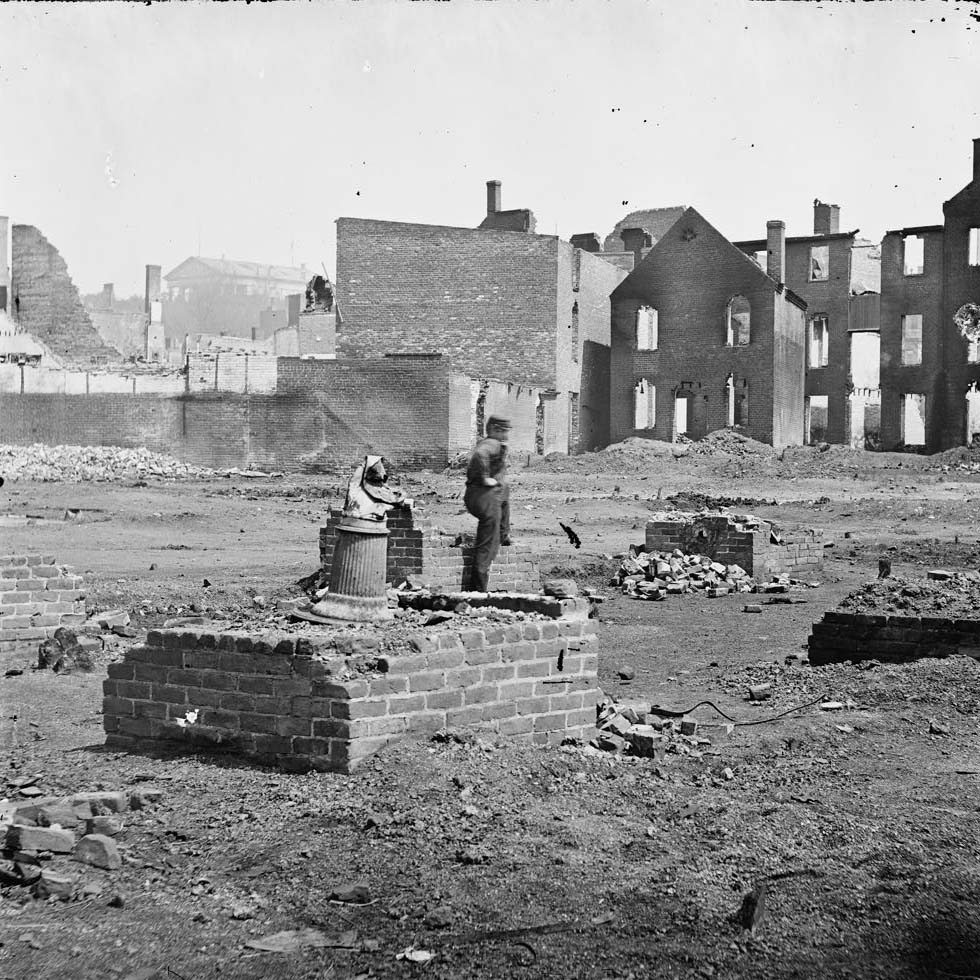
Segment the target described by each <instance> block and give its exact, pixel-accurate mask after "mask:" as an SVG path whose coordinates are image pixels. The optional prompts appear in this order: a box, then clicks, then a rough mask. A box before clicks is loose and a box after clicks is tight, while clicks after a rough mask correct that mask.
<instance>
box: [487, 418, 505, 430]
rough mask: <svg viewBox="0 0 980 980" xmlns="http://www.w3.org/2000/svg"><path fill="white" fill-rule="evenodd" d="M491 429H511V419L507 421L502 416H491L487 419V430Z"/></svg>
mask: <svg viewBox="0 0 980 980" xmlns="http://www.w3.org/2000/svg"><path fill="white" fill-rule="evenodd" d="M491 427H492V428H494V429H509V428H510V427H511V426H510V419H505V418H504V417H503V416H502V415H491V416H490V418H488V419H487V428H488V429H489V428H491Z"/></svg>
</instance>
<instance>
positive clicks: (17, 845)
mask: <svg viewBox="0 0 980 980" xmlns="http://www.w3.org/2000/svg"><path fill="white" fill-rule="evenodd" d="M6 846H7V847H8V848H10V849H11V850H20V851H51V853H52V854H70V853H71V850H72V848H73V847H74V846H75V835H74V834H73V833H72V832H71V831H70V830H62V829H61V828H60V827H24V826H22V825H20V824H11V826H10V827H8V828H7V841H6Z"/></svg>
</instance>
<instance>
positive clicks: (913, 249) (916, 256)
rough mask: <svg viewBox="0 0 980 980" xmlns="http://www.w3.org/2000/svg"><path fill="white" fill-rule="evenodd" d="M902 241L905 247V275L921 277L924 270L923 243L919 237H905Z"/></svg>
mask: <svg viewBox="0 0 980 980" xmlns="http://www.w3.org/2000/svg"><path fill="white" fill-rule="evenodd" d="M902 241H903V244H904V246H905V247H904V254H905V275H907V276H921V275H922V271H923V269H924V268H925V242H924V241H923V240H922V238H921V236H919V235H906V236H905V238H904V239H903V240H902Z"/></svg>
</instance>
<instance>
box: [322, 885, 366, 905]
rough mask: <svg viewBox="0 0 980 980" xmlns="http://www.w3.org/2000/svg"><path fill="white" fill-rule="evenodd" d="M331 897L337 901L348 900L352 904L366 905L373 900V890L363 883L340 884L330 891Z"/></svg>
mask: <svg viewBox="0 0 980 980" xmlns="http://www.w3.org/2000/svg"><path fill="white" fill-rule="evenodd" d="M330 898H332V899H333V900H334V901H335V902H347V903H350V904H352V905H365V904H367V903H368V902H370V901H371V891H370V889H369V888H368V886H367V885H365V884H363V883H359V882H358V883H355V884H349V885H338V886H337V887H336V888H334V889H333V890H332V891H331V892H330Z"/></svg>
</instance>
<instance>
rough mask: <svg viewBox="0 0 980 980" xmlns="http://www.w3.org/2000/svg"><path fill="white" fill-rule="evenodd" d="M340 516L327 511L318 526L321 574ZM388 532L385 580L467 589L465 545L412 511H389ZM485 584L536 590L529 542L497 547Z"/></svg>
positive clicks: (538, 579) (537, 575)
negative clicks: (326, 514) (403, 580)
mask: <svg viewBox="0 0 980 980" xmlns="http://www.w3.org/2000/svg"><path fill="white" fill-rule="evenodd" d="M341 516H342V511H340V510H331V511H330V516H329V517H328V519H327V523H326V525H325V526H324V527H322V528H320V564H321V565H322V567H323V570H324V572H326V574H327V575H329V574H330V565H331V562H332V561H333V549H334V544H335V542H336V540H337V523H338V522H339V521H340V518H341ZM388 531H389V535H388V569H387V580H388V581H389V582H397V581H398V580H400V579H404V578H408V579H411V580H412V582H413V583H415V584H416V585H421V586H424V587H426V588H429V589H434V590H437V591H459V590H461V589H467V588H469V585H470V571H471V569H472V567H473V549H472V548H471V547H465V546H464V547H454V546H453V542H454V541H455V540H456V538H455V537H453V535H451V534H446V533H445V532H443V531H440V530H438V529H437V528H435V527H433V525H432V521H431V520H429V519H428V518H425V517H422V516H421V515H419V514H418V513H417V512H412V513H409V512H407V511H402V510H398V511H392V513H390V514H389V515H388ZM490 585H491V587H492V588H493V589H495V590H497V591H501V592H537V591H538V590H539V589H540V588H541V573H540V571H539V570H538V566H537V563H536V562H535V561H534V558H533V557H532V554H531V547H530V545H526V544H524V545H522V544H515V545H511V546H510V547H508V548H501V549H500V552H499V553H498V554H497V557H496V559H494V562H493V565H492V566H491V569H490Z"/></svg>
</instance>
